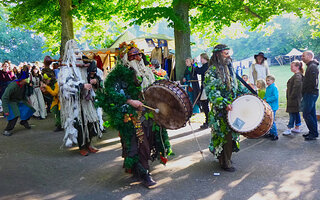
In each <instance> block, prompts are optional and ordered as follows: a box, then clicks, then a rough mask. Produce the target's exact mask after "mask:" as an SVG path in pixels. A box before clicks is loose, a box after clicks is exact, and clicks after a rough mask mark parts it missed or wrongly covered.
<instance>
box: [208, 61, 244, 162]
mask: <svg viewBox="0 0 320 200" xmlns="http://www.w3.org/2000/svg"><path fill="white" fill-rule="evenodd" d="M204 83H205V90H206V94H207V96H208V100H209V101H210V103H211V105H212V110H211V111H210V112H209V126H210V127H211V128H212V131H211V135H212V138H211V142H210V145H209V150H210V151H211V152H212V153H213V154H214V155H215V157H218V156H219V155H220V153H221V152H222V150H223V145H224V144H225V143H227V140H226V137H225V136H226V134H227V133H231V134H232V139H233V141H234V142H235V143H236V145H234V151H239V134H238V133H236V132H234V131H233V130H232V129H231V128H230V127H229V125H228V123H227V121H226V120H227V111H226V110H225V108H226V106H227V105H229V104H231V103H232V101H233V100H234V99H235V98H236V97H237V96H239V95H241V94H245V93H248V90H247V89H246V88H245V87H244V86H243V85H242V84H241V83H240V81H238V80H237V85H238V86H236V85H235V84H236V83H235V82H232V89H231V90H232V91H230V90H229V89H228V88H227V85H226V84H224V83H223V82H222V81H221V79H220V78H218V75H217V73H216V67H214V66H212V67H211V68H210V69H209V70H208V72H207V73H206V76H205V82H204Z"/></svg>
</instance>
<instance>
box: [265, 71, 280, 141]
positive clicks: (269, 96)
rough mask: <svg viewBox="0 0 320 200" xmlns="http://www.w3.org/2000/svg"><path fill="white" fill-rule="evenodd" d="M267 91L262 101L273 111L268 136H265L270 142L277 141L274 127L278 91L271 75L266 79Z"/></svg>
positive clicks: (276, 132)
mask: <svg viewBox="0 0 320 200" xmlns="http://www.w3.org/2000/svg"><path fill="white" fill-rule="evenodd" d="M266 82H267V85H268V87H267V89H266V94H265V96H264V98H263V99H264V100H265V101H266V102H267V103H268V104H269V105H270V106H271V109H272V110H273V124H272V127H271V129H270V134H269V135H267V136H268V137H270V138H271V140H278V131H277V126H276V123H275V121H276V111H277V110H278V109H279V91H278V88H277V86H276V85H275V84H274V82H275V77H274V76H273V75H268V76H267V78H266Z"/></svg>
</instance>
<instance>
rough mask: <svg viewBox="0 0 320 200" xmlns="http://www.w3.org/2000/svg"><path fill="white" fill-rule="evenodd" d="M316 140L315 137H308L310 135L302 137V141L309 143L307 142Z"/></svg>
mask: <svg viewBox="0 0 320 200" xmlns="http://www.w3.org/2000/svg"><path fill="white" fill-rule="evenodd" d="M316 139H317V138H316V137H313V136H310V135H308V136H306V137H304V140H306V141H309V140H316Z"/></svg>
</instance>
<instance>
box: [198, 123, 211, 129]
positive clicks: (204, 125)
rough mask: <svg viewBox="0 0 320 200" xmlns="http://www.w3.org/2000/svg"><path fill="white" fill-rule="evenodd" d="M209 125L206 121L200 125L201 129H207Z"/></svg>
mask: <svg viewBox="0 0 320 200" xmlns="http://www.w3.org/2000/svg"><path fill="white" fill-rule="evenodd" d="M208 127H209V125H208V124H207V123H204V124H202V125H201V126H200V129H207V128H208Z"/></svg>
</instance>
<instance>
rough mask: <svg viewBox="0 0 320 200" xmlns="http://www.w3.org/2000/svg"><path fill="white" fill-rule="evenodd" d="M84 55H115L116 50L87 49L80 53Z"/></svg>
mask: <svg viewBox="0 0 320 200" xmlns="http://www.w3.org/2000/svg"><path fill="white" fill-rule="evenodd" d="M82 52H83V53H84V54H88V53H95V54H111V53H116V48H105V49H89V50H84V51H82Z"/></svg>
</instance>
